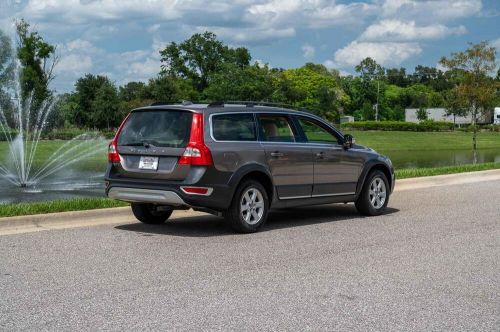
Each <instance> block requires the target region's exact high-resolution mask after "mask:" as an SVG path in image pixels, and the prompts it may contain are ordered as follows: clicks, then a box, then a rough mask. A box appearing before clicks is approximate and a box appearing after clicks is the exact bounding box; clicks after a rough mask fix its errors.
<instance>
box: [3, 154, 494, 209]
mask: <svg viewBox="0 0 500 332" xmlns="http://www.w3.org/2000/svg"><path fill="white" fill-rule="evenodd" d="M379 152H380V153H382V154H385V155H387V156H389V157H390V158H391V160H392V162H393V164H394V167H395V168H396V169H401V168H420V167H441V166H451V165H461V164H471V163H472V151H471V150H439V151H382V150H380V151H379ZM105 158H106V156H105V155H103V156H102V157H101V156H97V157H94V158H90V159H88V160H86V161H85V162H84V163H81V164H80V165H78V166H79V167H74V168H71V169H67V170H65V171H63V172H61V173H58V174H57V176H54V178H49V179H48V180H49V181H46V182H45V183H43V184H40V185H37V186H35V187H28V188H19V187H14V186H12V185H11V184H9V183H8V182H7V181H5V180H4V179H2V178H0V188H2V189H1V190H0V203H18V202H31V201H46V200H53V199H66V198H76V197H103V196H104V175H103V172H104V170H105V168H106V163H107V161H106V159H105ZM478 162H480V163H486V162H500V149H484V150H479V151H478ZM101 170H102V171H101ZM68 184H71V185H68Z"/></svg>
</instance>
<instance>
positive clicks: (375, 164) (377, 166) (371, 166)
mask: <svg viewBox="0 0 500 332" xmlns="http://www.w3.org/2000/svg"><path fill="white" fill-rule="evenodd" d="M374 170H379V171H381V172H383V173H384V175H385V176H386V178H387V182H389V192H390V191H392V188H393V186H394V183H393V181H392V172H391V169H390V168H389V166H388V165H386V164H384V163H382V162H380V161H372V162H369V163H367V164H366V165H365V167H364V168H363V171H362V173H361V176H360V177H359V180H358V184H357V186H356V197H357V196H359V194H360V193H361V190H362V189H363V185H364V184H365V181H366V178H367V177H368V174H370V172H371V171H374Z"/></svg>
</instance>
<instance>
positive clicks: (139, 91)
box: [118, 82, 146, 101]
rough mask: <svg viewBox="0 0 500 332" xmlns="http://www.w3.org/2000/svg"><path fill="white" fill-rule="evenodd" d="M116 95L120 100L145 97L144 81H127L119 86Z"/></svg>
mask: <svg viewBox="0 0 500 332" xmlns="http://www.w3.org/2000/svg"><path fill="white" fill-rule="evenodd" d="M118 95H119V97H120V100H122V101H132V100H140V99H145V98H146V84H145V83H144V82H128V83H127V84H125V85H123V86H120V88H119V92H118Z"/></svg>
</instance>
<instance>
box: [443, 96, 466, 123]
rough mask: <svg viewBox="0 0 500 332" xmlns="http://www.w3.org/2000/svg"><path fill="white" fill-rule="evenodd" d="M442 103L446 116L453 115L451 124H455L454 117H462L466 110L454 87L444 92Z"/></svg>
mask: <svg viewBox="0 0 500 332" xmlns="http://www.w3.org/2000/svg"><path fill="white" fill-rule="evenodd" d="M444 105H445V108H446V113H445V114H446V116H453V124H456V117H457V116H458V117H464V116H466V115H467V113H468V110H467V107H466V106H465V105H464V103H463V101H462V99H461V98H460V96H458V94H457V90H456V89H451V90H448V91H446V92H445V94H444Z"/></svg>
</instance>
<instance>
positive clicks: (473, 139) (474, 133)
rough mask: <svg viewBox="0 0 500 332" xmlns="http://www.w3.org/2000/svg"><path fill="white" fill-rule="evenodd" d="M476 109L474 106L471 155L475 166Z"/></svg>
mask: <svg viewBox="0 0 500 332" xmlns="http://www.w3.org/2000/svg"><path fill="white" fill-rule="evenodd" d="M476 124H477V109H476V106H475V105H474V106H473V111H472V126H473V127H472V153H473V157H472V158H473V159H472V163H473V164H477V126H476Z"/></svg>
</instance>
